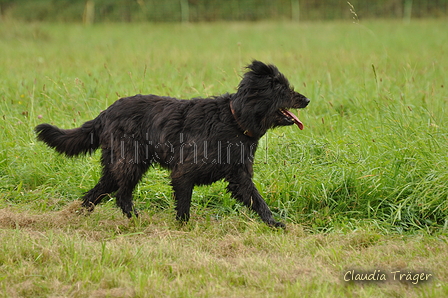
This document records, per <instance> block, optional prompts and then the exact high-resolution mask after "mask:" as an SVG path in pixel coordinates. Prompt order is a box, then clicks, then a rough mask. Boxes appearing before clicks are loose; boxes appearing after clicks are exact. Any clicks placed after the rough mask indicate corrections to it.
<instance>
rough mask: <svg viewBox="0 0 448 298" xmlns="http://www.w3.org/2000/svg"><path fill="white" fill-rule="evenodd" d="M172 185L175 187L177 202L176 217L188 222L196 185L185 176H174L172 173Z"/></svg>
mask: <svg viewBox="0 0 448 298" xmlns="http://www.w3.org/2000/svg"><path fill="white" fill-rule="evenodd" d="M183 176H184V175H183ZM171 186H172V187H173V191H174V200H175V202H176V212H177V213H176V219H177V220H178V221H180V222H188V220H189V219H190V205H191V195H192V193H193V187H194V185H193V183H191V182H190V181H188V180H186V179H185V178H182V177H181V178H174V177H173V175H171Z"/></svg>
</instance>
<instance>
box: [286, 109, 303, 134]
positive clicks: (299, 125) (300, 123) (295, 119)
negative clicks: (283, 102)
mask: <svg viewBox="0 0 448 298" xmlns="http://www.w3.org/2000/svg"><path fill="white" fill-rule="evenodd" d="M283 112H284V113H285V114H287V115H288V116H289V117H291V118H292V119H293V120H294V123H295V124H297V126H298V127H299V128H300V130H302V129H303V123H302V121H300V120H299V118H297V116H296V115H294V114H293V113H291V112H290V111H288V110H283Z"/></svg>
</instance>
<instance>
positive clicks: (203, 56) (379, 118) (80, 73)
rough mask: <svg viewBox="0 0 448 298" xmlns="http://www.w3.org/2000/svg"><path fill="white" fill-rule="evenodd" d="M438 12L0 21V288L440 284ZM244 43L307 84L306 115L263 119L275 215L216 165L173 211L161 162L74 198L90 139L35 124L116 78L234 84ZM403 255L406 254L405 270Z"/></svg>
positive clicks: (177, 290)
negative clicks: (56, 148)
mask: <svg viewBox="0 0 448 298" xmlns="http://www.w3.org/2000/svg"><path fill="white" fill-rule="evenodd" d="M445 27H446V26H445V23H444V22H443V21H430V20H426V21H418V22H413V23H411V24H408V25H404V24H402V23H401V22H393V21H387V22H386V21H376V22H361V23H359V24H353V23H349V22H347V23H344V22H328V23H301V24H297V23H270V22H263V23H214V24H194V25H179V24H169V25H167V24H163V25H154V24H153V25H151V24H101V25H95V26H92V27H83V26H81V25H75V24H57V25H56V24H39V23H36V24H22V23H14V22H7V23H4V24H3V26H2V27H0V41H1V43H0V57H2V58H1V60H0V61H1V62H0V66H1V67H0V138H1V142H0V208H1V209H0V228H1V230H0V235H1V236H0V239H1V241H0V247H1V252H2V253H1V254H0V293H1V294H2V295H3V296H5V297H61V296H62V297H89V296H90V297H163V296H172V297H254V296H267V297H296V296H297V295H298V294H301V296H304V297H337V296H339V297H340V296H342V297H344V296H347V297H370V296H374V297H390V296H392V297H402V296H406V297H442V296H446V295H447V294H448V283H447V282H448V271H447V270H446V268H445V267H446V266H445V264H444V262H441V260H445V259H447V255H448V248H447V247H448V246H447V239H448V238H447V234H448V155H447V152H448V130H447V124H448V123H447V122H448V111H447V103H448V92H447V88H448V86H447V82H446V77H448V73H447V69H446V65H448V58H447V57H448V55H447V52H448V37H447V35H446V33H445ZM251 59H259V60H262V61H265V62H269V63H274V64H276V65H277V66H278V67H279V69H280V70H281V71H282V72H283V73H284V74H285V75H286V76H287V77H288V78H289V80H290V82H291V83H292V84H293V85H294V86H295V89H296V90H297V91H299V92H300V93H303V94H305V95H306V96H307V97H309V98H311V100H312V101H311V103H310V105H309V106H308V107H307V108H306V109H305V110H302V111H300V118H301V120H302V121H303V122H304V124H305V130H303V131H299V130H298V129H297V128H293V127H287V128H282V129H277V130H274V131H271V132H270V133H269V134H268V135H266V136H265V137H264V138H263V139H262V141H261V144H260V147H259V151H258V152H257V156H256V165H255V179H254V181H255V184H256V185H257V187H258V188H259V190H260V192H261V193H262V195H263V196H264V197H265V199H266V201H267V202H268V204H269V205H270V206H271V207H272V210H273V211H274V213H275V216H276V217H277V218H278V219H281V220H283V221H285V222H286V223H287V225H288V230H287V231H286V232H283V231H277V230H271V229H269V228H267V227H265V226H264V224H263V223H261V222H260V221H259V220H258V218H257V216H256V215H254V214H253V213H251V212H250V211H249V210H247V209H246V208H244V207H242V206H240V205H239V204H238V203H237V202H235V201H234V200H232V199H231V198H230V197H229V195H228V194H226V193H225V191H224V189H225V184H224V183H223V182H218V183H216V184H214V185H212V186H208V187H198V188H196V189H195V192H194V199H193V208H192V218H191V221H190V223H189V224H188V225H187V226H186V227H178V226H177V225H176V223H175V222H174V212H173V202H172V198H171V190H170V187H169V185H168V184H169V180H168V174H167V172H166V171H164V170H162V169H160V168H155V169H152V170H151V171H149V172H148V174H147V175H146V176H145V178H144V180H143V182H142V183H141V184H140V185H139V186H138V188H137V190H136V192H135V202H136V205H137V207H138V208H139V210H140V211H141V213H142V217H141V218H139V219H138V220H131V221H128V220H127V219H125V218H123V217H122V215H121V213H120V211H119V210H118V209H117V208H115V206H114V203H113V199H112V198H111V200H110V201H109V202H106V203H105V204H103V205H101V206H99V207H98V208H97V209H96V210H95V212H94V213H93V214H92V215H90V216H83V215H79V214H78V213H79V209H78V207H77V205H72V202H73V201H77V199H79V197H80V196H81V195H82V193H83V192H84V191H87V190H88V189H90V188H91V187H93V185H94V184H95V182H96V181H97V180H98V178H99V170H100V167H99V163H98V160H99V152H98V153H96V154H95V155H93V156H91V157H84V158H79V159H67V158H65V157H63V156H59V155H58V154H56V153H55V152H53V151H52V150H49V149H48V148H47V147H45V146H44V145H43V144H41V143H37V142H36V141H35V136H34V133H33V128H34V126H35V125H37V124H39V123H42V122H49V123H53V124H55V125H58V126H61V127H64V128H72V127H77V126H79V125H81V124H82V123H83V122H84V121H87V120H90V119H92V118H93V117H95V116H96V115H97V114H98V113H99V112H100V111H101V110H103V109H106V108H107V107H108V106H109V105H110V104H111V103H113V102H114V101H115V100H116V99H118V98H119V97H121V96H128V95H134V94H136V93H144V94H150V93H153V94H160V95H169V96H175V97H181V98H191V97H197V96H209V95H218V94H222V93H225V92H232V91H234V90H235V87H236V86H237V84H238V82H239V79H240V75H241V74H242V72H243V67H244V66H245V65H246V64H248V63H249V62H250V61H251ZM356 268H361V269H363V270H367V271H373V270H375V269H378V270H380V269H381V270H382V271H383V272H384V271H387V272H391V271H396V270H404V271H406V270H407V271H412V272H422V271H425V272H432V273H433V274H434V279H433V280H431V281H430V282H428V283H424V284H420V285H418V286H414V285H412V284H409V283H400V282H393V281H389V282H387V283H385V284H378V283H374V284H367V285H365V284H359V283H349V284H347V283H346V282H344V281H343V273H344V272H346V271H347V270H349V269H356ZM407 271H406V272H407Z"/></svg>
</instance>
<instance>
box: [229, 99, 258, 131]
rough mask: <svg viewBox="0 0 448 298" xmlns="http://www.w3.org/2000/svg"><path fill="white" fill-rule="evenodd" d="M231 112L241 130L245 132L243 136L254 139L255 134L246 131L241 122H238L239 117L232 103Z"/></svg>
mask: <svg viewBox="0 0 448 298" xmlns="http://www.w3.org/2000/svg"><path fill="white" fill-rule="evenodd" d="M230 111H231V112H232V115H233V118H235V121H236V123H237V124H238V126H239V127H240V128H241V130H242V131H243V134H244V135H246V136H248V137H251V138H253V137H254V134H253V133H252V132H251V131H250V130H248V129H245V128H244V126H243V125H241V122H240V121H239V120H238V117H237V116H236V114H235V110H234V109H233V106H232V102H230Z"/></svg>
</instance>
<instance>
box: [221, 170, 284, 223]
mask: <svg viewBox="0 0 448 298" xmlns="http://www.w3.org/2000/svg"><path fill="white" fill-rule="evenodd" d="M251 178H252V177H251V175H250V174H249V173H248V172H246V171H240V172H238V174H236V175H234V176H232V177H230V178H227V181H228V182H229V185H228V186H227V189H228V191H229V192H230V193H231V194H232V197H234V198H235V199H237V200H238V201H240V202H242V203H243V204H244V205H245V206H246V207H248V208H250V209H252V210H254V211H255V212H257V213H258V215H259V216H260V217H261V219H262V220H263V221H264V222H265V223H266V224H267V225H269V226H272V227H278V228H285V224H284V223H282V222H279V221H276V220H275V219H274V218H273V216H272V212H271V210H270V209H269V207H268V205H267V204H266V202H265V201H264V200H263V197H262V196H261V195H260V193H259V192H258V190H257V188H256V187H255V185H254V183H253V182H252V179H251Z"/></svg>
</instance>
